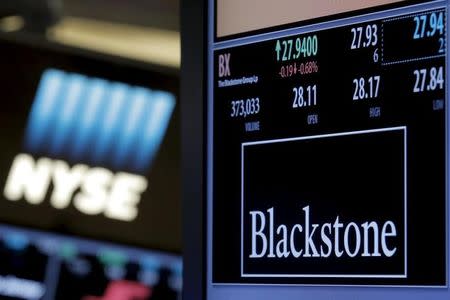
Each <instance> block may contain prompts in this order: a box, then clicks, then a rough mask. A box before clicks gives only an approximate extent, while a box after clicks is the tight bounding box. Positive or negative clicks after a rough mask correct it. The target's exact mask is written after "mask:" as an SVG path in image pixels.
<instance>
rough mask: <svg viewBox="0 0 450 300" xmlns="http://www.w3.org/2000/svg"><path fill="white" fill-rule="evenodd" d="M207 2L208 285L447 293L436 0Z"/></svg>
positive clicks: (269, 292) (442, 4) (441, 51)
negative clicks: (235, 9)
mask: <svg viewBox="0 0 450 300" xmlns="http://www.w3.org/2000/svg"><path fill="white" fill-rule="evenodd" d="M217 2H220V3H219V4H218V3H216V1H210V10H209V16H210V22H209V44H208V49H209V52H208V57H209V65H208V78H209V81H208V83H209V85H208V101H207V112H208V135H207V150H208V151H207V153H208V157H207V174H208V181H207V183H208V188H207V216H208V218H207V235H206V236H207V239H206V244H207V299H208V300H210V299H211V300H217V299H230V298H232V299H249V298H255V299H274V298H276V297H280V298H282V299H299V298H302V299H320V300H321V299H350V298H352V297H353V298H354V299H360V298H361V299H423V297H431V298H430V299H448V297H449V296H450V292H449V290H448V277H449V268H448V266H449V261H448V255H449V247H448V240H449V239H448V237H449V236H448V234H449V230H448V213H449V212H448V198H447V183H448V177H447V167H448V161H447V155H448V154H447V153H448V152H447V151H448V149H447V128H448V120H447V104H446V103H447V88H448V83H447V70H448V66H447V34H448V33H447V32H448V22H447V20H448V19H447V18H448V15H447V10H448V3H447V1H381V2H383V3H379V4H376V3H372V2H370V3H372V4H371V5H369V3H368V1H367V3H366V2H364V1H360V2H358V3H359V4H358V3H356V2H354V1H353V2H352V1H347V2H346V1H342V2H343V3H342V7H345V5H347V6H348V9H346V10H345V11H344V10H339V9H337V8H336V9H335V10H334V13H333V11H332V9H331V8H330V7H328V8H329V9H327V13H321V12H320V10H319V8H318V7H319V6H320V7H322V8H323V7H324V3H323V2H327V1H317V3H316V4H307V3H306V2H305V3H303V2H298V3H296V4H292V5H293V6H292V7H291V9H293V8H294V7H295V8H299V9H301V7H302V6H303V5H304V6H305V8H304V10H314V11H316V12H317V13H316V14H315V15H311V17H310V18H309V19H301V18H299V19H297V20H289V21H288V22H285V21H283V20H282V21H273V22H272V23H270V24H269V23H268V22H269V21H268V20H269V19H264V20H265V21H267V22H266V24H260V25H257V24H253V25H252V26H253V27H252V28H253V29H251V30H249V28H251V26H250V27H249V26H247V25H248V24H246V25H243V27H242V30H241V31H239V30H237V29H233V30H234V31H231V30H229V29H228V27H223V26H225V25H223V24H224V23H223V22H224V20H223V18H224V14H225V15H226V14H227V12H228V11H229V10H231V9H232V7H231V6H232V5H231V4H230V5H229V6H227V5H228V4H226V3H225V2H224V1H217ZM288 2H289V1H283V3H285V4H286V5H289V3H290V2H289V3H288ZM344 2H346V3H344ZM387 2H389V3H387ZM308 3H309V2H308ZM216 5H217V6H216ZM236 5H237V4H236ZM308 5H309V6H308ZM314 5H317V7H313V6H314ZM269 6H270V5H268V4H267V3H265V2H264V3H262V4H261V6H260V7H259V6H254V7H253V9H254V10H255V11H256V12H255V14H256V15H260V16H261V15H264V14H272V11H271V12H270V13H269V10H268V8H269ZM272 6H273V5H272ZM270 7H271V6H270ZM351 7H353V8H351ZM225 8H226V9H225ZM227 9H228V10H227ZM273 10H274V12H273V15H277V12H276V11H277V10H278V8H276V7H275V8H273ZM280 10H283V11H286V10H289V6H288V7H283V8H280ZM224 11H225V12H224ZM241 13H242V12H241ZM239 16H240V13H237V19H239ZM314 16H315V17H314ZM221 18H222V19H221ZM230 20H232V18H229V19H228V21H230ZM249 22H250V21H249ZM261 22H263V21H261ZM224 28H225V29H224ZM227 30H229V31H228V33H227V34H225V33H224V32H225V31H227ZM221 32H222V33H221ZM419 288H420V293H419V292H418V291H419Z"/></svg>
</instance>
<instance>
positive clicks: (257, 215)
mask: <svg viewBox="0 0 450 300" xmlns="http://www.w3.org/2000/svg"><path fill="white" fill-rule="evenodd" d="M302 211H303V223H298V224H294V225H292V226H289V225H286V224H277V223H276V221H275V218H274V213H275V208H273V207H272V208H270V209H268V210H267V211H265V212H264V211H251V212H250V213H249V214H250V216H251V235H252V240H251V253H250V255H249V258H252V259H260V258H279V259H283V258H288V257H291V256H292V257H294V258H297V259H307V258H310V257H323V258H328V257H330V256H334V257H336V258H341V257H350V258H353V257H358V256H359V257H381V256H384V257H392V256H394V255H395V254H396V252H397V248H396V247H392V246H389V245H390V244H392V243H391V240H392V239H396V238H397V229H396V225H395V223H394V222H392V221H385V222H383V223H382V224H379V223H378V222H376V221H366V222H364V223H357V222H348V223H343V222H341V221H340V218H339V216H337V217H336V218H335V219H334V220H331V221H330V222H327V223H323V224H317V223H314V222H313V219H312V216H311V208H310V206H305V207H303V209H302ZM316 235H317V236H318V237H319V240H320V241H319V242H317V240H318V239H317V238H316ZM258 245H261V246H260V247H258Z"/></svg>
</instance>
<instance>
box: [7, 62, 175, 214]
mask: <svg viewBox="0 0 450 300" xmlns="http://www.w3.org/2000/svg"><path fill="white" fill-rule="evenodd" d="M174 106H175V99H174V97H173V95H172V94H170V93H167V92H164V91H157V90H150V89H147V88H143V87H133V86H129V85H127V84H125V83H120V82H110V81H106V80H103V79H99V78H90V77H87V76H84V75H80V74H71V73H65V72H62V71H59V70H54V69H50V70H47V71H45V72H44V74H43V76H42V79H41V82H40V84H39V87H38V90H37V93H36V97H35V99H34V103H33V106H32V108H31V111H30V115H29V118H28V124H27V127H26V132H25V138H24V142H23V148H24V149H23V152H22V153H20V154H17V156H16V157H15V158H14V159H13V161H12V163H11V168H10V172H9V175H8V178H7V179H6V182H5V185H4V190H3V194H4V196H5V198H6V199H8V200H10V201H19V200H25V201H26V202H28V203H30V204H32V205H39V204H42V203H44V201H45V200H46V199H47V198H48V199H49V202H50V204H51V206H52V207H53V208H55V209H58V210H62V209H66V208H68V207H70V206H73V207H75V208H76V209H77V210H78V211H79V212H81V213H83V214H86V215H100V214H103V215H104V216H105V217H107V218H110V219H114V220H120V221H125V222H131V221H133V220H135V219H136V218H137V216H138V213H139V203H140V201H141V198H142V195H143V193H144V192H145V191H146V190H147V188H148V185H149V184H148V179H147V177H146V175H147V174H148V173H149V170H150V169H151V167H152V164H153V162H154V160H155V158H156V154H157V152H158V149H159V146H160V145H161V143H162V141H163V139H164V136H165V133H166V130H167V127H168V125H169V121H170V118H171V115H172V112H173V109H174Z"/></svg>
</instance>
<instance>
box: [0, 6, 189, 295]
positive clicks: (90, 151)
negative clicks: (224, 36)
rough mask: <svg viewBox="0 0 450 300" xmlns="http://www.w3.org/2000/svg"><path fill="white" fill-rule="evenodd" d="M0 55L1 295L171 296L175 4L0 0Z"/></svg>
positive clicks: (175, 245)
mask: <svg viewBox="0 0 450 300" xmlns="http://www.w3.org/2000/svg"><path fill="white" fill-rule="evenodd" d="M0 66H1V68H2V72H0V86H1V91H2V94H1V95H2V96H1V98H2V109H1V110H0V299H30V300H34V299H45V300H47V299H48V300H52V299H64V300H67V299H74V300H75V299H83V300H94V299H96V300H158V299H168V300H171V299H181V289H182V277H181V274H182V259H181V199H180V185H181V183H180V181H181V178H180V132H179V130H180V128H179V126H180V124H179V123H180V113H179V87H178V85H179V67H180V38H179V3H178V1H176V0H165V1H159V0H126V1H125V0H14V1H0Z"/></svg>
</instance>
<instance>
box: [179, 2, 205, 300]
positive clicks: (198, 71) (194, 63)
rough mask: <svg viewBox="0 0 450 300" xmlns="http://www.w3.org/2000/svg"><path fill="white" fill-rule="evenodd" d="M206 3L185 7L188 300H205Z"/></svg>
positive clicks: (184, 163) (183, 97)
mask: <svg viewBox="0 0 450 300" xmlns="http://www.w3.org/2000/svg"><path fill="white" fill-rule="evenodd" d="M207 11H208V10H207V1H205V0H184V1H182V3H181V49H182V50H181V89H180V95H181V115H182V117H181V128H182V132H181V136H182V168H181V169H182V178H183V180H184V181H183V183H182V197H183V217H184V220H183V257H184V262H183V281H184V282H183V299H187V300H189V299H194V300H201V299H205V297H206V293H205V282H206V280H205V279H206V253H205V245H204V237H205V234H206V233H205V226H204V224H205V222H206V215H205V206H206V205H205V204H206V183H205V178H206V176H205V175H206V170H205V167H206V164H205V162H206V156H205V155H206V149H205V139H206V130H205V128H206V126H205V124H206V109H205V103H206V101H205V99H206V98H205V97H206V94H205V90H206V66H207V62H206V57H205V54H206V45H207V30H206V28H207V26H206V24H207V23H206V22H207V20H206V19H207V18H206V16H207Z"/></svg>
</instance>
